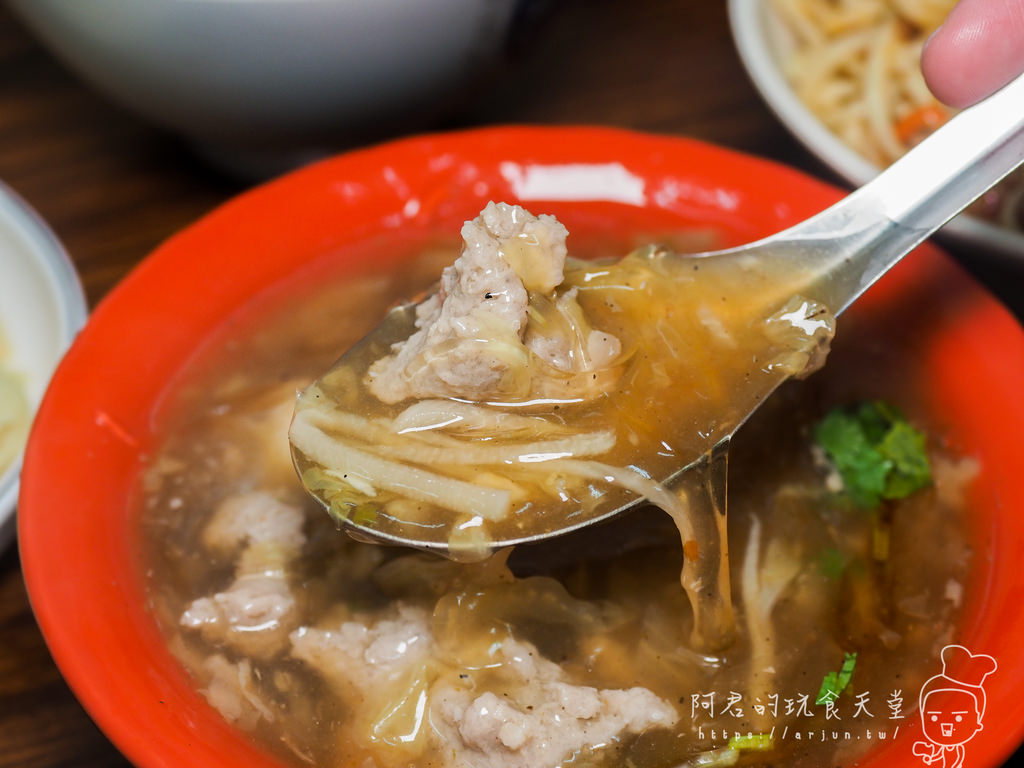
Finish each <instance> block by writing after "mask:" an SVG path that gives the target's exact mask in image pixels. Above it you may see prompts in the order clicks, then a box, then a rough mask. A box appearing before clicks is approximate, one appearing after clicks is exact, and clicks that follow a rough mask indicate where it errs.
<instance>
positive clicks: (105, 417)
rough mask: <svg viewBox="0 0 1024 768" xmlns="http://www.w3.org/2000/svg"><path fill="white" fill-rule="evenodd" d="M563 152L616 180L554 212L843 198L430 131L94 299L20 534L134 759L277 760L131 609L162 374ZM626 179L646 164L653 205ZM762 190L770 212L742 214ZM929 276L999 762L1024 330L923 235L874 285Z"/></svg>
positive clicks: (505, 189) (612, 151)
mask: <svg viewBox="0 0 1024 768" xmlns="http://www.w3.org/2000/svg"><path fill="white" fill-rule="evenodd" d="M552 166H558V167H561V168H562V169H563V170H564V169H565V168H567V167H569V166H573V167H577V168H582V167H586V168H591V169H593V168H599V169H603V170H602V172H604V173H605V174H606V178H604V180H602V179H601V178H599V177H600V173H598V174H597V175H595V176H593V177H592V178H590V181H589V182H588V183H590V184H593V185H595V189H596V190H597V192H596V193H594V194H595V195H596V197H598V198H599V202H596V203H593V204H592V203H586V204H584V203H581V202H579V201H573V200H572V199H570V198H566V197H564V196H563V197H559V195H561V194H562V193H561V192H559V191H558V189H557V188H556V187H557V185H556V186H551V185H550V184H549V186H548V187H547V188H545V189H544V191H543V192H542V194H541V195H540V197H539V198H536V197H535V198H534V199H543V200H547V201H548V202H550V203H551V205H552V206H553V207H555V208H556V209H557V208H558V206H563V207H569V208H572V207H573V206H584V205H585V206H590V208H592V210H593V211H594V212H595V215H597V216H605V215H611V214H612V213H613V212H614V211H617V210H620V209H622V208H623V206H625V207H626V208H628V207H629V206H630V205H632V206H634V208H635V209H636V210H638V211H641V212H643V211H648V210H654V212H655V213H657V215H659V216H666V217H672V216H676V217H680V216H681V217H684V218H685V217H690V218H702V219H703V220H708V221H711V222H712V223H713V222H714V221H715V220H716V217H717V218H718V219H719V220H720V221H721V222H723V223H728V224H731V226H733V227H734V228H736V227H738V228H739V230H740V232H739V233H738V236H749V237H750V238H753V237H756V236H760V235H764V234H768V233H770V232H771V231H774V230H775V229H778V228H781V226H783V225H786V224H788V223H793V222H795V221H798V220H800V219H802V218H804V217H806V216H808V215H810V214H811V213H814V212H816V211H817V210H820V209H821V208H823V207H825V206H826V205H828V204H830V203H832V202H834V201H835V200H836V199H837V198H838V197H839V196H840V192H839V191H838V190H836V189H834V188H832V187H829V186H827V185H825V184H823V183H821V182H818V181H816V180H814V179H811V178H809V177H807V176H805V175H804V174H802V173H799V172H797V171H794V170H792V169H789V168H786V167H784V166H780V165H778V164H775V163H772V162H770V161H766V160H761V159H757V158H752V157H749V156H746V155H742V154H739V153H736V152H732V151H729V150H726V149H721V148H718V147H714V146H711V145H708V144H704V143H701V142H697V141H694V140H689V139H684V138H678V137H662V136H652V135H646V134H638V133H633V132H629V131H622V130H617V129H607V128H590V127H575V126H569V127H558V128H544V127H526V126H513V127H498V128H489V129H479V130H472V131H465V132H459V133H449V134H437V135H428V136H421V137H416V138H412V139H405V140H401V141H397V142H392V143H389V144H384V145H381V146H377V147H373V148H369V149H365V150H360V151H356V152H352V153H348V154H345V155H341V156H339V157H336V158H332V159H328V160H325V161H322V162H320V163H317V164H314V165H312V166H309V167H307V168H305V169H302V170H299V171H296V172H294V173H292V174H289V175H287V176H284V177H282V178H280V179H278V180H276V181H273V182H270V183H268V184H265V185H262V186H260V187H257V188H255V189H253V190H251V191H249V192H247V193H245V194H243V195H241V196H239V197H237V198H235V199H233V200H231V201H230V202H228V203H226V204H224V205H223V206H221V207H220V208H218V209H216V210H215V211H213V212H212V213H210V214H209V215H207V216H206V217H204V218H202V219H201V220H200V221H198V222H196V223H195V224H193V225H192V226H190V227H188V228H186V229H185V230H184V231H182V232H181V233H179V234H178V235H176V236H174V237H172V238H171V239H170V240H168V241H167V242H166V243H164V244H163V245H162V246H160V247H159V248H158V249H157V250H156V251H155V252H154V253H153V254H151V255H150V256H149V257H148V258H147V259H145V260H144V261H143V262H142V263H141V264H140V265H139V266H138V267H137V268H136V269H135V270H134V271H133V272H132V273H131V274H130V275H129V276H128V277H127V278H126V279H125V280H124V281H122V282H121V283H120V284H119V285H118V286H117V287H116V288H115V289H114V290H113V291H112V292H111V293H110V294H109V295H108V296H107V298H106V299H105V300H104V301H103V302H102V303H101V304H100V306H99V307H98V308H97V309H96V311H95V312H94V314H93V317H92V319H91V320H90V322H89V323H88V325H87V326H86V328H85V329H84V330H83V331H82V333H81V334H80V336H79V338H78V339H77V340H76V342H75V343H74V345H73V346H72V348H71V349H70V351H69V352H68V354H67V355H66V357H65V359H64V361H63V362H62V363H61V365H60V367H59V369H58V371H57V373H56V375H55V376H54V379H53V381H52V384H51V387H50V389H49V391H48V392H47V395H46V397H45V399H44V402H43V403H42V406H41V408H40V410H39V414H38V417H37V419H36V423H35V426H34V429H33V433H32V436H31V438H30V441H29V445H28V448H27V451H26V455H25V461H24V468H23V474H22V488H21V496H20V504H19V509H20V511H19V541H20V548H21V557H22V567H23V570H24V576H25V583H26V587H27V589H28V592H29V596H30V599H31V603H32V607H33V610H34V611H35V615H36V617H37V620H38V622H39V625H40V627H41V629H42V631H43V634H44V636H45V638H46V641H47V643H48V645H49V647H50V650H51V652H52V654H53V656H54V658H55V660H56V661H57V664H58V666H59V667H60V669H61V672H62V673H63V675H64V676H65V678H66V679H67V681H68V683H69V685H70V686H71V688H72V689H73V691H74V692H75V694H76V695H77V696H78V698H79V699H80V700H81V702H82V703H83V705H84V706H85V707H86V709H87V711H88V712H89V713H90V715H91V716H92V717H93V718H94V719H95V721H96V722H97V723H98V725H99V726H100V727H101V729H102V730H103V731H104V732H105V733H106V734H107V735H108V736H109V737H110V738H111V739H112V740H113V741H114V743H115V744H116V745H117V746H118V747H119V748H120V749H121V751H122V752H123V753H124V754H125V755H126V756H127V757H128V758H129V759H130V760H132V761H133V762H134V763H136V764H138V765H140V766H146V767H147V768H155V767H157V766H175V767H176V768H177V767H180V766H183V765H206V764H211V763H216V764H224V762H225V760H226V759H227V757H228V756H229V755H230V756H234V758H235V759H236V760H237V764H239V765H241V764H245V765H254V766H259V765H265V766H273V765H278V763H277V762H275V761H274V760H273V759H272V758H270V757H268V756H267V755H266V753H265V752H263V751H262V750H260V749H257V748H256V747H255V746H253V745H252V744H251V743H250V741H249V740H248V739H247V738H245V737H242V736H240V735H239V734H238V733H237V732H235V730H234V729H233V728H232V727H230V726H228V725H227V724H225V723H223V722H222V721H220V719H219V717H217V716H213V717H211V714H212V710H211V709H210V707H209V706H208V705H207V704H206V702H205V700H204V699H202V697H201V696H200V695H199V694H198V693H196V692H195V691H194V690H193V689H192V687H191V684H190V681H189V678H188V675H187V673H185V672H184V671H183V670H182V669H181V668H180V666H178V665H177V663H176V662H175V661H174V660H173V657H171V655H170V653H169V652H168V651H167V650H166V648H165V647H164V645H163V643H162V642H161V635H160V632H159V630H158V628H157V627H156V624H155V622H154V621H153V619H152V618H151V617H150V615H149V614H148V613H146V612H144V611H142V610H136V607H141V606H143V605H145V604H146V597H145V594H144V591H143V588H142V583H141V582H142V574H141V571H140V569H141V566H140V560H139V551H138V542H135V541H133V540H132V538H131V537H126V536H124V535H122V534H123V533H124V531H125V530H126V529H127V526H130V525H131V522H132V520H133V511H132V508H131V507H132V503H131V501H132V500H131V492H130V485H131V484H130V483H129V482H128V479H129V478H135V477H137V473H138V469H139V462H140V461H141V460H142V459H144V457H145V454H146V451H147V450H148V449H149V448H150V447H151V446H152V440H153V423H152V410H153V408H152V406H153V402H154V394H155V393H158V389H159V382H165V381H166V380H167V379H168V378H169V377H170V376H171V375H173V373H174V371H175V370H176V369H177V368H178V367H180V365H182V364H183V362H184V361H186V360H187V359H188V357H189V355H190V354H191V353H192V351H193V350H194V349H195V347H196V345H197V343H198V342H199V341H201V340H202V339H203V338H204V336H205V335H206V334H208V332H209V330H210V329H211V328H212V327H214V326H215V325H216V324H217V323H218V322H219V321H220V319H221V318H223V317H224V315H225V314H226V313H227V312H230V311H233V310H234V309H236V308H237V307H239V306H241V304H243V303H244V302H245V301H246V300H247V299H248V298H249V297H251V296H252V295H255V294H256V293H257V292H259V291H260V290H261V289H262V288H264V287H265V286H267V285H270V284H272V283H274V282H275V281H276V280H279V279H282V278H283V277H284V276H286V275H287V274H288V270H289V268H294V267H295V266H296V264H295V256H294V254H295V253H301V254H314V255H315V254H322V253H325V252H328V251H332V250H336V249H340V248H343V247H344V245H345V244H346V243H347V242H351V241H353V240H354V239H358V238H365V237H367V236H368V235H370V234H372V233H375V232H378V233H379V232H384V233H387V232H391V233H395V232H397V231H398V228H399V227H400V226H403V225H406V224H409V223H410V222H415V221H417V220H419V219H421V218H423V217H426V216H431V215H437V216H440V217H442V218H453V217H455V216H456V214H457V213H458V211H455V210H453V209H449V207H446V206H448V203H447V202H446V200H447V199H448V197H455V196H457V194H458V195H463V196H465V195H469V196H470V197H472V196H473V194H475V193H471V192H469V191H466V190H470V189H472V188H473V185H474V184H478V183H485V185H489V187H488V189H487V192H488V193H493V192H495V191H498V192H500V193H502V194H504V195H505V199H507V198H509V197H515V195H514V194H513V193H514V192H518V193H519V199H520V200H524V201H526V202H527V203H529V200H530V194H531V193H530V192H529V181H530V179H529V178H528V176H529V172H530V171H531V169H535V168H550V167H552ZM623 173H624V175H623ZM474 174H475V175H474ZM608 174H610V175H608ZM616 174H618V176H616ZM630 178H635V179H639V180H640V182H641V192H642V194H641V197H642V199H641V198H637V197H636V195H637V194H638V193H637V190H636V189H635V188H630V187H629V183H628V182H629V179H630ZM624 181H625V182H627V183H626V189H625V191H623V186H622V184H623V182H624ZM460 185H461V186H460ZM460 190H463V191H461V192H460ZM616 190H618V191H616ZM765 190H769V194H768V195H767V196H766V194H765ZM631 195H632V197H631ZM659 195H660V197H659ZM766 197H767V202H765V198H766ZM413 198H415V199H416V200H417V205H416V206H413V207H412V208H415V210H413V209H411V208H410V206H409V200H410V199H413ZM474 199H475V198H474ZM758 200H760V201H761V203H760V204H759V205H757V206H756V211H753V210H752V209H749V207H750V206H752V205H754V203H755V202H757V201H758ZM744 206H747V208H744ZM537 207H540V206H539V204H538V206H537ZM556 212H557V210H556ZM469 215H472V214H469ZM453 220H454V218H453ZM744 227H747V228H748V230H747V231H743V228H744ZM256 254H258V255H259V258H254V255H256ZM921 281H925V282H927V281H932V282H933V283H934V284H935V285H938V286H941V287H945V288H949V287H950V286H956V290H955V291H953V292H952V293H950V291H948V290H947V291H946V292H945V293H943V294H942V295H943V297H944V298H949V297H950V296H953V299H952V302H951V303H952V305H953V306H954V309H951V310H950V312H949V318H948V319H949V322H948V323H947V324H945V325H943V326H942V327H941V328H940V329H939V330H938V331H937V333H936V339H935V343H934V344H933V345H932V347H931V350H932V352H931V354H932V358H930V359H932V360H933V364H934V369H933V370H934V371H935V372H937V373H941V376H940V377H939V379H937V382H936V393H935V395H934V399H935V403H934V405H935V406H936V407H940V408H945V409H949V411H948V412H949V413H951V414H952V418H951V422H952V425H953V428H954V431H955V432H956V439H957V440H959V441H962V442H963V443H964V444H965V445H968V446H982V447H983V448H984V451H985V462H984V464H983V470H982V471H983V474H984V478H985V484H986V485H991V486H992V487H994V488H996V489H997V493H995V495H994V496H993V497H992V499H990V500H989V502H988V504H989V506H990V507H991V509H990V510H989V511H988V514H989V516H988V518H986V521H985V524H984V525H981V526H979V528H980V530H979V531H978V533H977V536H978V540H979V542H981V546H983V547H984V550H983V551H984V552H985V556H986V557H987V558H988V560H987V566H988V569H987V572H986V573H985V576H984V578H980V579H978V580H977V583H976V584H974V585H973V586H972V591H971V592H970V594H969V597H970V601H971V602H970V605H969V607H968V616H969V618H968V620H967V621H968V625H969V630H968V631H966V632H965V638H966V640H967V641H969V642H970V644H971V647H972V649H974V650H977V651H979V652H982V651H984V652H987V653H992V654H993V655H994V656H995V657H996V658H997V659H998V660H999V661H1000V668H999V675H998V676H993V679H992V681H991V691H990V693H989V713H990V717H991V718H995V717H998V718H999V720H998V722H997V723H996V726H997V727H992V726H990V727H989V728H986V729H985V730H983V731H982V732H980V733H979V734H978V735H977V738H976V739H975V740H974V741H973V742H972V744H971V745H970V752H971V762H972V763H973V764H976V765H983V764H984V765H995V764H997V763H998V762H999V761H1001V760H1002V759H1004V758H1005V757H1006V756H1008V755H1009V754H1010V752H1012V750H1013V749H1014V748H1015V747H1016V745H1017V744H1019V743H1020V741H1021V740H1022V738H1024V701H1021V700H1018V699H1017V697H1016V696H1015V695H1014V694H1015V692H1016V691H1018V690H1021V689H1022V687H1024V664H1022V663H1020V662H1022V661H1024V617H1022V615H1021V612H1019V605H1020V601H1019V599H1017V598H1018V597H1019V596H1020V595H1021V593H1022V589H1021V588H1019V587H1017V586H1016V574H1015V573H1014V572H1013V571H1014V565H1015V558H1014V555H1019V552H1020V551H1022V547H1024V520H1021V518H1019V517H1014V516H1013V515H1012V513H1011V509H1012V507H1013V506H1014V503H1015V501H1016V500H1017V499H1019V498H1021V497H1022V495H1024V493H1022V489H1024V478H1021V474H1020V473H1019V471H1017V469H1016V466H1015V465H1016V464H1017V455H1018V453H1019V450H1018V449H1017V448H1016V446H1015V444H1014V441H1013V439H1012V435H1014V434H1019V432H1020V431H1022V430H1024V399H1021V398H1019V396H1018V391H1019V382H1021V381H1024V333H1022V332H1021V329H1020V327H1019V326H1018V325H1017V323H1016V322H1015V321H1014V319H1013V318H1012V316H1011V315H1010V314H1009V313H1008V312H1007V311H1006V310H1005V309H1003V308H1002V307H1001V306H1000V305H999V304H998V303H997V302H996V301H995V300H994V299H993V298H992V297H991V296H989V295H988V294H986V293H985V292H983V291H982V290H980V289H979V288H978V287H977V286H975V285H974V284H973V283H972V282H971V281H970V280H969V279H968V278H967V277H966V276H965V275H964V274H963V273H962V272H961V271H960V270H958V269H957V268H956V267H955V266H953V265H952V264H951V263H950V262H949V261H948V260H947V259H945V258H944V257H943V256H942V255H941V254H939V253H938V251H937V250H936V249H935V248H934V247H932V246H930V245H927V244H926V245H925V246H922V247H921V248H920V249H919V250H918V252H917V254H916V255H915V256H914V257H913V258H910V259H907V260H905V261H904V262H903V263H902V264H900V265H899V266H898V267H897V268H896V269H895V270H894V271H893V272H892V273H891V274H890V276H887V278H886V279H884V280H883V281H882V282H881V283H879V285H878V286H876V288H875V289H873V290H872V291H871V292H870V294H869V297H868V298H866V299H865V301H867V302H876V303H879V302H884V301H893V300H899V296H900V295H901V293H902V292H904V291H906V290H909V289H910V287H911V286H913V285H914V284H916V283H919V282H921ZM929 284H931V283H929ZM954 294H955V295H954ZM965 360H966V361H967V362H964V361H965ZM968 363H969V364H968ZM958 420H959V421H958ZM55 468H56V469H55ZM55 476H56V479H57V481H56V482H55ZM96 520H99V521H101V522H103V525H96V524H94V523H95V521H96ZM97 553H100V554H99V556H97ZM993 712H995V713H997V714H995V715H993V714H991V713H993ZM917 732H919V728H917V727H916V726H915V723H913V722H910V723H907V726H906V730H905V731H904V732H903V733H902V734H900V735H899V738H900V741H896V742H893V743H891V744H889V745H888V746H887V747H886V748H885V749H883V750H880V751H878V752H875V753H872V754H871V755H870V756H869V757H868V758H867V759H865V760H864V761H862V762H861V764H862V765H883V764H885V765H892V764H903V763H904V758H905V760H906V764H908V765H910V764H914V765H916V758H914V757H913V755H912V754H911V752H910V749H909V744H910V743H911V741H912V739H913V737H914V734H915V733H917ZM897 745H899V748H900V749H902V750H903V751H901V752H897Z"/></svg>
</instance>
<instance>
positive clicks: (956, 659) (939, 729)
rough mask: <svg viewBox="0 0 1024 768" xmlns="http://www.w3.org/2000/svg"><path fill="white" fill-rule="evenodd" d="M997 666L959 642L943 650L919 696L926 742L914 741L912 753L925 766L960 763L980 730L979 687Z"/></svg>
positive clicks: (982, 701) (981, 698)
mask: <svg viewBox="0 0 1024 768" xmlns="http://www.w3.org/2000/svg"><path fill="white" fill-rule="evenodd" d="M996 666H997V665H996V660H995V659H993V658H992V657H991V656H987V655H985V654H983V653H978V654H975V653H971V652H970V651H968V650H967V649H966V648H964V647H963V646H962V645H947V646H946V647H945V648H943V649H942V672H941V673H940V674H938V675H935V676H934V677H931V678H929V679H928V680H926V681H925V683H924V685H922V686H921V694H920V697H919V698H918V705H919V710H920V712H921V724H922V725H923V726H924V735H925V738H926V739H927V741H915V742H914V754H915V755H917V756H918V757H920V758H921V759H922V760H923V761H924V763H925V765H932V764H933V763H939V764H940V765H941V766H942V768H961V767H962V766H963V764H964V753H965V750H964V745H965V744H966V743H967V742H968V741H970V740H971V739H972V738H974V734H976V733H977V732H978V731H980V730H981V729H982V724H981V718H982V717H984V715H985V689H984V688H982V687H981V686H982V683H984V682H985V678H986V677H988V676H989V675H991V674H992V673H993V672H995V671H996ZM940 761H941V762H940Z"/></svg>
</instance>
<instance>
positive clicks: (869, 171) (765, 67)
mask: <svg viewBox="0 0 1024 768" xmlns="http://www.w3.org/2000/svg"><path fill="white" fill-rule="evenodd" d="M728 13H729V26H730V28H731V29H732V36H733V40H734V42H735V44H736V50H737V51H738V53H739V56H740V60H741V61H742V63H743V66H744V68H745V69H746V70H747V75H748V76H749V77H750V79H751V81H752V82H753V83H754V87H755V88H756V89H757V91H758V92H759V93H760V94H761V98H763V99H764V101H765V102H766V103H767V105H768V107H769V108H770V109H771V110H772V112H774V113H775V115H776V117H778V118H779V120H780V121H781V122H782V123H783V125H785V126H786V128H788V129H789V131H790V132H791V133H792V134H793V135H794V136H795V137H796V138H797V139H798V140H799V141H800V142H801V143H802V144H803V145H804V146H805V147H806V148H807V149H809V150H810V151H811V152H812V153H813V154H814V155H815V156H816V157H818V159H820V160H821V161H822V162H823V163H825V165H827V166H828V167H829V168H831V169H832V170H833V171H835V172H836V173H837V174H839V175H840V176H842V177H843V178H844V179H846V180H847V181H848V182H849V183H850V184H852V185H854V186H861V185H863V184H865V183H866V182H868V181H870V180H871V179H872V178H874V177H875V176H876V175H877V174H878V172H879V170H880V169H879V167H878V166H876V165H875V164H873V163H871V162H868V161H867V160H865V159H864V158H863V157H861V156H860V155H858V154H857V153H856V152H854V151H853V150H852V149H850V148H849V147H848V146H846V144H844V143H843V142H842V141H840V140H839V138H838V137H836V136H835V134H833V133H832V132H831V131H829V130H828V128H826V127H825V126H824V125H823V124H822V123H821V122H820V121H819V120H818V118H816V117H815V116H814V114H813V113H812V112H811V111H810V110H809V109H808V108H807V107H805V106H804V104H803V102H801V101H800V99H799V98H798V97H797V95H796V94H795V93H794V91H793V89H792V87H791V86H790V85H789V82H788V81H787V80H786V78H785V75H783V73H782V70H781V68H780V67H779V63H778V59H777V58H776V52H775V50H774V49H773V46H772V43H771V41H770V39H769V35H768V33H767V31H766V23H767V19H768V16H767V14H769V13H771V10H770V8H769V3H768V0H728ZM940 234H941V235H944V236H948V237H949V238H950V239H952V240H954V241H956V242H957V243H959V244H961V245H979V244H981V245H984V246H985V248H986V249H987V250H989V251H991V252H992V253H993V254H998V255H1001V256H1006V257H1009V258H1011V259H1014V260H1017V261H1019V262H1020V264H1022V265H1024V234H1020V233H1015V232H1012V231H1010V230H1008V229H1006V228H1005V227H1000V226H997V225H995V224H991V223H989V222H987V221H984V220H982V219H979V218H977V217H974V216H966V215H961V216H957V217H956V218H954V219H952V220H951V221H950V222H949V223H948V224H946V225H945V226H944V227H943V228H942V230H941V232H940Z"/></svg>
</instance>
